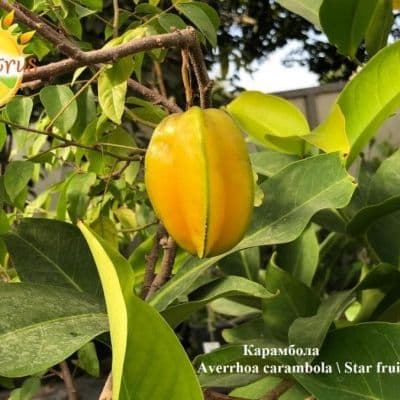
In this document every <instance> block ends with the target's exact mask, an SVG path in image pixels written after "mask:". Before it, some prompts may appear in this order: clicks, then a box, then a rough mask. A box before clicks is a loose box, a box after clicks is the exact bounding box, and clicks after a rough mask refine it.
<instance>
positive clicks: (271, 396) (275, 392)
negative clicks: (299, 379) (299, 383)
mask: <svg viewBox="0 0 400 400" xmlns="http://www.w3.org/2000/svg"><path fill="white" fill-rule="evenodd" d="M294 384H295V382H294V381H293V380H291V379H282V381H281V382H279V383H278V384H277V385H276V386H275V387H274V388H273V389H272V390H271V391H270V392H268V393H267V394H266V395H265V396H264V397H262V398H261V399H260V400H278V399H279V398H280V397H281V396H282V395H283V394H284V393H285V392H287V391H288V390H289V389H290V388H291V387H292V386H293V385H294Z"/></svg>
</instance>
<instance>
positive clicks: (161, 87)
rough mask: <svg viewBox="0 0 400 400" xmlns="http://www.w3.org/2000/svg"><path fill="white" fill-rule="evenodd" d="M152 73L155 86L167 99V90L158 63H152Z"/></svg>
mask: <svg viewBox="0 0 400 400" xmlns="http://www.w3.org/2000/svg"><path fill="white" fill-rule="evenodd" d="M154 72H155V74H156V77H157V86H158V88H159V90H160V93H161V95H162V96H164V97H168V93H167V89H166V87H165V83H164V77H163V72H162V69H161V65H160V63H158V62H154Z"/></svg>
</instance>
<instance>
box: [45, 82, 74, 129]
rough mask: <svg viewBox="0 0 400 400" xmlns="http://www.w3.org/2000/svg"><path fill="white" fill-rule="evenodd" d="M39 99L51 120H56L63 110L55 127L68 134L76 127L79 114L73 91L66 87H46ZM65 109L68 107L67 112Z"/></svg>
mask: <svg viewBox="0 0 400 400" xmlns="http://www.w3.org/2000/svg"><path fill="white" fill-rule="evenodd" d="M39 97H40V101H41V102H42V104H43V106H44V108H45V110H46V113H47V115H48V116H49V117H50V119H54V118H55V117H56V116H57V115H58V114H59V113H60V112H61V110H63V113H62V114H61V115H60V116H59V117H58V118H57V120H56V121H55V124H54V125H55V126H56V127H57V128H58V129H59V130H60V131H61V132H63V133H66V132H68V131H69V130H70V129H71V128H72V126H73V125H74V123H75V120H76V117H77V114H78V107H77V103H76V100H75V99H73V98H74V93H73V92H72V90H71V89H70V88H69V87H68V86H66V85H57V86H45V87H44V88H43V89H42V90H41V91H40V93H39ZM69 103H71V104H69ZM67 104H69V105H68V107H66V105H67ZM64 107H66V108H65V110H64Z"/></svg>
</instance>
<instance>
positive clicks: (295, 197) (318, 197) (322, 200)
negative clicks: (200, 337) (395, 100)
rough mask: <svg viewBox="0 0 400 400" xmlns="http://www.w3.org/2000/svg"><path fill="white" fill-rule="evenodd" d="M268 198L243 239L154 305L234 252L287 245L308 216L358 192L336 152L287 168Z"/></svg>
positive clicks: (189, 269)
mask: <svg viewBox="0 0 400 400" xmlns="http://www.w3.org/2000/svg"><path fill="white" fill-rule="evenodd" d="M261 188H262V190H263V191H264V193H265V200H264V203H263V205H262V206H261V207H258V208H257V209H256V210H255V212H254V216H253V222H252V224H251V226H250V228H249V230H248V232H247V234H246V236H245V237H244V239H243V240H242V241H241V242H240V243H239V244H238V245H237V246H236V247H235V248H234V249H232V250H230V251H229V252H227V253H225V254H222V255H220V256H217V257H212V258H208V259H204V260H199V259H197V258H195V257H191V258H189V260H188V261H187V262H186V263H185V264H184V265H183V266H182V268H180V270H179V271H178V273H177V274H176V275H175V276H174V278H172V279H171V280H170V281H169V282H168V283H167V284H166V285H164V286H163V288H162V289H161V290H160V291H159V292H158V293H156V294H155V295H154V297H153V298H152V299H151V301H150V303H151V304H153V305H154V306H155V307H156V308H157V309H158V310H160V311H163V310H165V308H166V307H167V306H168V305H169V304H170V303H171V302H173V301H174V300H175V299H176V298H177V297H179V295H180V294H181V293H183V292H185V290H186V289H187V288H188V287H190V285H191V284H192V283H193V282H194V281H196V280H197V278H198V277H199V276H200V275H201V274H203V273H204V272H205V271H206V270H207V269H209V268H211V267H212V266H213V265H215V263H216V262H217V261H219V260H220V259H222V258H223V257H225V256H226V255H228V254H231V253H234V252H235V251H239V250H243V249H246V248H249V247H256V246H262V245H270V244H279V243H288V242H291V241H293V240H295V239H296V238H297V237H299V235H300V234H301V233H302V232H303V230H304V229H305V227H306V226H307V224H308V222H309V220H310V218H311V217H312V216H313V215H314V214H315V213H316V212H318V211H319V210H322V209H325V208H341V207H344V206H346V205H347V204H348V202H349V201H350V198H351V196H352V194H353V191H354V189H355V185H354V184H353V183H352V178H351V176H350V175H348V174H347V172H346V171H345V169H344V167H343V165H342V162H341V160H340V157H339V155H338V154H334V153H333V154H325V155H319V156H315V157H311V158H308V159H305V160H301V161H298V162H295V163H292V164H290V165H288V166H287V167H286V168H284V169H282V170H281V171H279V172H278V173H277V174H276V175H274V176H272V177H271V178H269V179H268V180H267V181H265V182H264V183H263V184H262V185H261Z"/></svg>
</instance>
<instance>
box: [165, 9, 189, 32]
mask: <svg viewBox="0 0 400 400" xmlns="http://www.w3.org/2000/svg"><path fill="white" fill-rule="evenodd" d="M158 23H159V24H160V25H161V26H162V27H163V28H164V29H165V31H166V32H171V30H173V29H185V28H186V23H185V22H184V21H183V20H182V18H181V17H179V15H175V14H171V13H166V14H161V15H160V17H159V18H158Z"/></svg>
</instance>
